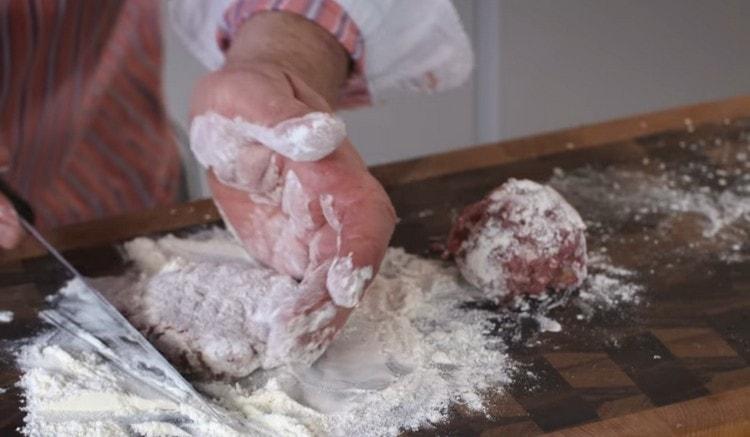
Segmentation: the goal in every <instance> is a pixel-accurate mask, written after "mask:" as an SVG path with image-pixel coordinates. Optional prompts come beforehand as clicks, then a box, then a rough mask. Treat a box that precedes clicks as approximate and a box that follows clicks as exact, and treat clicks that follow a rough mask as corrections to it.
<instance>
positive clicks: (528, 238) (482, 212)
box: [447, 179, 586, 298]
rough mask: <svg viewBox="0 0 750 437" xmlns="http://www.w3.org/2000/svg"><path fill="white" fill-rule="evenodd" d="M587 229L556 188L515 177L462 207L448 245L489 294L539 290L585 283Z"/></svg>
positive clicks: (471, 277) (467, 274)
mask: <svg viewBox="0 0 750 437" xmlns="http://www.w3.org/2000/svg"><path fill="white" fill-rule="evenodd" d="M585 229H586V226H585V225H584V223H583V220H581V216H580V215H579V214H578V212H577V211H576V210H575V209H574V208H573V207H572V206H571V205H570V204H569V203H568V202H566V201H565V199H563V197H562V196H561V195H560V194H559V193H558V192H557V191H555V190H554V189H552V188H551V187H548V186H545V185H540V184H538V183H536V182H532V181H529V180H516V179H510V180H509V181H508V182H506V183H505V184H503V185H502V186H500V187H498V188H496V189H495V190H493V191H492V192H491V193H490V194H489V195H487V196H486V197H485V198H484V199H482V200H480V201H479V202H477V203H474V204H472V205H469V206H467V207H466V208H465V209H464V210H463V212H462V213H461V215H460V216H459V218H458V219H457V221H456V223H455V224H454V226H453V229H452V230H451V233H450V235H449V238H448V243H447V249H448V252H449V253H450V254H451V255H453V256H454V259H455V261H456V264H457V265H458V267H459V269H460V270H461V273H462V274H463V276H464V278H465V279H466V280H467V281H468V282H470V283H471V284H473V285H474V286H476V287H477V288H479V289H481V290H482V291H484V292H485V293H486V294H487V295H488V296H490V297H493V298H499V297H503V296H508V295H515V294H522V293H529V294H538V293H542V292H544V291H545V290H548V289H551V290H565V289H569V288H572V287H576V286H578V285H580V284H581V282H583V280H584V279H585V277H586V237H585V235H584V233H585Z"/></svg>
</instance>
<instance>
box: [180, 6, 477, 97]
mask: <svg viewBox="0 0 750 437" xmlns="http://www.w3.org/2000/svg"><path fill="white" fill-rule="evenodd" d="M310 1H311V2H313V3H314V1H315V0H310ZM317 1H318V2H322V0H317ZM333 1H335V2H336V3H338V4H339V5H340V6H341V7H342V8H343V9H344V10H345V11H346V13H347V14H348V15H349V16H350V17H351V18H352V20H353V21H354V23H356V25H357V27H358V29H359V32H360V34H361V36H362V39H363V40H364V46H365V50H364V76H365V77H364V79H365V81H366V84H367V91H368V93H369V96H370V99H371V100H372V101H377V100H382V97H383V95H384V94H386V93H388V91H405V90H411V91H421V92H436V91H442V90H446V89H449V88H453V87H456V86H459V85H461V84H462V83H463V82H464V81H466V79H467V78H468V77H469V75H470V74H471V70H472V67H473V54H472V51H471V44H470V43H469V38H468V37H467V35H466V33H465V32H464V30H463V28H462V26H461V22H460V20H459V17H458V13H457V12H456V10H455V9H454V8H453V5H452V4H451V2H450V0H333ZM232 3H233V1H232V0H168V14H169V19H170V22H171V23H172V25H173V27H174V29H175V32H176V33H177V35H178V36H179V37H180V38H181V39H182V41H183V42H184V43H185V45H186V46H187V47H188V49H189V50H190V51H191V52H192V53H193V55H194V56H195V57H196V58H198V60H199V61H201V62H202V63H203V64H204V65H205V66H206V67H208V68H209V69H217V68H219V67H221V65H222V64H223V62H224V54H223V53H222V51H221V50H220V49H219V47H218V44H217V41H216V36H217V31H218V29H219V28H220V26H222V25H223V24H224V20H223V14H224V11H226V10H227V8H229V6H230V5H231V4H232ZM389 94H390V93H389Z"/></svg>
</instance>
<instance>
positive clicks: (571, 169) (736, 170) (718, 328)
mask: <svg viewBox="0 0 750 437" xmlns="http://www.w3.org/2000/svg"><path fill="white" fill-rule="evenodd" d="M749 145H750V97H740V98H734V99H730V100H725V101H720V102H712V103H706V104H700V105H695V106H691V107H684V108H677V109H673V110H667V111H662V112H658V113H653V114H646V115H642V116H636V117H630V118H627V119H621V120H615V121H611V122H606V123H601V124H596V125H591V126H584V127H578V128H573V129H568V130H564V131H559V132H553V133H549V134H544V135H538V136H534V137H529V138H522V139H517V140H511V141H506V142H501V143H496V144H489V145H482V146H476V147H471V148H465V149H461V150H457V151H454V152H449V153H446V154H440V155H433V156H427V157H424V158H419V159H415V160H410V161H405V162H399V163H394V164H386V165H382V166H377V167H374V168H373V169H372V171H373V173H374V174H375V175H376V176H377V177H378V178H379V179H380V180H381V181H382V182H383V184H384V185H385V187H386V189H387V190H388V192H389V194H390V195H391V198H392V200H393V202H394V205H395V206H396V210H397V212H398V215H399V217H400V219H401V220H400V222H399V224H398V226H397V229H396V232H395V235H394V238H393V241H392V245H393V246H401V247H404V248H405V249H406V250H407V251H409V252H411V253H415V254H420V255H424V256H428V257H437V256H438V254H437V251H435V250H434V248H435V246H436V243H438V244H439V243H440V242H441V241H444V238H445V236H446V234H447V232H448V230H449V228H450V225H451V220H452V219H453V218H454V217H455V214H456V213H457V211H460V209H461V207H463V206H465V205H466V204H468V203H470V202H473V201H476V200H478V199H479V198H481V197H482V196H483V195H484V194H485V193H486V192H488V191H489V190H490V189H492V188H494V187H495V186H497V185H499V184H501V183H503V182H504V181H505V180H507V179H508V178H511V177H514V178H529V179H534V180H537V181H541V182H546V181H548V180H550V179H551V178H552V179H553V185H554V180H556V181H558V183H559V182H560V181H565V180H568V179H566V178H574V179H575V180H576V181H578V184H581V183H586V181H589V180H590V181H592V183H594V182H595V183H598V184H608V183H610V182H612V181H615V182H617V181H619V180H618V179H617V175H631V176H632V175H643V177H642V178H640V177H636V178H635V179H639V178H640V179H642V180H643V181H651V180H653V181H655V182H654V183H655V184H658V183H659V182H658V181H660V180H664V179H660V178H662V177H663V176H664V175H665V174H667V173H669V172H670V171H674V172H678V173H679V171H682V170H684V169H688V168H690V169H693V168H694V167H693V164H699V165H700V169H701V170H700V172H699V173H696V174H697V176H695V177H692V178H688V179H685V180H684V181H683V182H681V183H682V185H681V189H683V190H687V191H688V192H690V193H693V192H695V193H700V192H701V191H700V190H712V192H720V191H721V190H722V189H723V187H724V186H725V185H726V184H729V185H730V186H731V184H732V181H733V180H739V179H738V178H742V177H743V175H745V174H747V173H750V168H748V166H747V165H745V162H746V161H745V157H747V156H750V146H749ZM747 159H750V158H747ZM708 174H712V175H713V176H710V177H705V178H702V177H701V175H703V176H706V175H708ZM672 176H674V175H672ZM612 177H613V178H615V179H611V178H612ZM587 178H588V179H587ZM608 178H609V179H608ZM680 180H682V179H680ZM665 183H666V182H665ZM746 184H747V185H750V182H746ZM625 185H626V186H624V187H620V184H619V183H617V184H615V183H614V182H613V188H612V189H613V190H617V189H624V190H627V189H629V187H628V186H627V184H625ZM561 186H562V189H561V191H563V194H564V195H566V197H568V199H569V200H570V201H571V203H573V204H574V206H575V207H576V208H577V209H578V210H579V212H580V213H581V215H582V216H583V217H584V219H585V220H586V221H587V222H589V223H591V224H593V226H590V231H589V236H588V238H589V247H590V249H591V250H592V252H597V253H606V254H607V256H608V257H609V258H610V259H611V262H612V263H613V264H615V265H617V266H621V267H623V268H626V269H629V270H632V271H634V272H636V277H635V278H634V279H633V280H634V281H636V282H637V283H638V284H639V286H641V287H642V291H641V292H640V293H639V302H638V303H632V304H627V305H625V306H623V307H616V308H614V309H611V310H608V311H604V312H599V313H597V314H595V315H594V316H593V317H591V318H589V319H586V320H582V319H581V317H580V314H579V313H580V311H579V309H578V308H575V307H573V306H565V305H563V306H560V307H558V308H555V309H554V310H552V312H551V313H550V314H549V315H550V317H553V318H554V319H555V320H557V321H559V322H560V324H561V325H562V326H563V329H562V331H561V332H545V333H538V334H535V335H534V336H533V341H528V340H529V339H524V342H522V343H517V344H512V343H511V344H510V347H509V353H510V355H511V357H512V358H513V359H514V360H515V361H516V362H518V364H519V368H520V369H523V372H519V373H518V374H517V375H516V376H515V377H514V378H513V382H512V383H511V384H510V385H509V386H507V387H505V388H504V391H503V392H500V391H498V392H497V393H488V395H487V398H488V405H489V407H488V412H487V413H488V414H479V413H475V412H470V411H465V410H463V409H462V408H460V407H456V408H453V409H452V410H451V413H450V419H449V420H448V421H447V423H443V424H439V425H438V426H437V428H430V429H424V430H421V431H415V432H410V433H408V434H409V435H433V434H439V435H482V436H500V435H536V434H543V433H558V434H562V435H592V436H599V435H607V434H617V435H667V434H678V435H680V434H691V435H714V434H717V433H720V434H725V435H735V434H736V435H743V434H744V435H750V227H749V226H747V223H749V222H750V217H742V216H740V217H738V218H737V219H736V221H738V222H740V223H743V220H744V223H745V226H744V227H743V225H742V224H740V225H735V226H734V228H732V230H731V231H732V233H731V234H730V235H728V236H727V235H724V236H723V237H722V239H719V240H717V241H714V240H710V241H709V240H707V239H706V236H705V234H704V232H701V229H703V228H701V226H704V225H705V223H703V222H701V219H700V217H696V216H695V214H690V213H684V212H681V211H675V212H674V213H664V212H663V211H661V212H655V211H644V212H642V213H640V212H638V211H631V210H629V209H628V208H627V206H626V205H618V204H617V203H616V202H617V199H619V197H618V196H617V195H615V196H607V195H606V192H607V190H606V189H605V190H603V191H602V192H603V193H605V195H603V196H600V197H601V198H592V197H591V193H596V191H593V190H590V189H589V188H592V189H593V188H596V187H589V188H586V189H582V188H581V189H579V188H580V187H581V186H580V185H579V186H576V185H575V184H565V183H562V184H561ZM566 190H570V192H566ZM586 193H588V195H587V194H586ZM748 197H750V194H748V195H747V196H746V197H745V199H747V198H748ZM613 202H614V203H613ZM745 214H750V212H748V211H747V210H746V212H745ZM636 215H637V217H636ZM219 223H220V218H219V216H218V214H217V212H216V210H215V208H214V207H213V205H212V204H211V202H210V201H207V200H204V201H197V202H193V203H189V204H183V205H177V206H174V207H166V208H160V209H156V210H152V211H145V212H141V213H137V214H132V215H127V216H121V217H114V218H111V219H106V220H100V221H96V222H91V223H84V224H78V225H72V226H68V227H65V228H61V229H58V230H54V231H50V232H47V233H46V234H47V235H48V236H49V238H50V240H51V241H52V242H53V243H54V244H55V245H57V246H58V247H59V248H60V249H62V250H63V251H64V252H65V254H66V255H67V256H68V257H69V258H70V259H71V261H72V262H73V263H74V264H75V265H76V267H78V268H79V270H80V271H81V272H82V273H83V274H85V275H89V276H101V275H111V274H117V273H120V272H122V271H123V270H124V269H125V268H126V265H125V261H124V260H123V259H122V256H121V253H120V251H119V249H118V245H119V244H120V243H122V242H123V241H125V240H128V239H130V238H133V237H136V236H143V235H160V234H164V233H168V232H176V233H179V234H185V233H189V232H192V231H194V230H196V229H200V228H202V227H205V226H210V225H215V224H219ZM703 230H704V231H705V229H703ZM64 280H65V276H64V272H62V271H61V269H60V268H59V266H57V265H56V263H55V262H54V261H53V260H52V259H50V258H49V257H48V256H46V254H44V252H43V251H42V250H41V248H40V247H38V246H37V245H36V244H35V243H34V242H33V241H31V240H26V241H24V243H23V244H22V246H21V247H20V248H19V249H18V250H16V251H12V252H4V253H2V254H0V310H11V311H13V312H14V313H15V318H14V320H13V321H12V322H11V323H9V324H1V325H0V337H1V338H2V339H3V341H4V342H8V341H14V340H18V339H21V338H24V337H28V336H29V335H31V334H33V333H34V332H36V331H38V330H39V329H42V328H43V325H42V324H41V322H40V321H39V320H38V317H37V312H38V310H39V309H41V308H44V305H45V303H44V297H45V296H46V295H47V294H50V293H54V292H55V291H56V290H57V289H58V288H59V287H60V285H61V284H62V283H63V282H64ZM495 335H502V333H495ZM0 366H1V368H0V387H2V388H5V389H7V391H6V392H5V393H3V394H2V395H0V428H2V435H8V434H12V433H13V432H16V431H15V430H16V428H17V427H18V426H19V425H20V424H21V423H22V419H23V413H22V411H21V410H20V392H19V390H18V389H17V388H15V387H14V383H15V382H16V381H17V379H18V376H19V375H18V371H17V370H16V369H15V367H14V366H13V362H12V359H11V358H10V357H9V356H5V357H3V361H2V364H0Z"/></svg>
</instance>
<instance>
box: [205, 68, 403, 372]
mask: <svg viewBox="0 0 750 437" xmlns="http://www.w3.org/2000/svg"><path fill="white" fill-rule="evenodd" d="M322 83H324V81H316V80H315V79H305V80H303V79H302V76H301V74H300V73H299V70H296V69H295V68H289V67H288V66H287V65H285V64H284V63H276V62H265V61H263V62H246V61H245V60H241V61H239V62H228V64H227V65H226V66H225V67H224V68H223V69H222V70H220V71H218V72H215V73H212V74H210V75H209V76H207V77H206V78H204V79H203V80H202V81H201V82H200V83H199V84H198V86H197V88H196V91H195V93H194V99H193V105H192V111H193V115H194V116H200V115H202V114H206V113H216V114H220V115H222V116H224V117H227V118H229V119H234V118H235V117H240V118H241V119H242V120H246V121H248V122H251V123H254V124H257V125H261V126H266V127H274V126H278V125H279V123H282V122H287V123H289V120H290V119H292V120H294V119H299V118H300V117H303V116H305V115H306V114H310V113H313V112H318V113H319V112H323V113H330V111H331V108H330V104H329V101H330V100H329V99H330V98H331V96H332V95H335V91H333V90H334V89H335V87H330V88H328V87H325V86H321V84H322ZM311 84H312V85H311ZM314 87H315V88H314ZM318 90H320V91H318ZM326 95H327V97H328V98H327V97H326ZM303 120H304V119H303ZM291 123H295V121H292V122H291ZM300 123H304V121H301V122H300ZM193 127H194V129H192V130H191V143H192V144H193V147H194V150H195V148H196V146H198V147H204V148H205V147H206V146H207V145H208V144H210V143H211V142H212V141H216V140H217V139H218V140H219V141H221V138H216V137H213V138H212V135H211V134H210V133H208V132H207V131H206V130H202V132H199V130H196V129H195V125H194V126H193ZM199 158H200V157H199ZM232 165H233V169H232V171H231V172H229V173H222V171H217V169H216V168H214V169H213V171H209V175H208V177H209V184H210V187H211V190H212V192H213V196H214V201H215V202H216V204H217V206H218V207H219V209H220V210H221V211H222V215H223V216H224V218H225V220H226V222H227V224H228V226H230V227H231V228H232V229H233V231H234V233H235V235H236V236H237V237H238V238H239V239H240V240H241V242H242V243H243V245H244V246H245V248H246V249H247V251H248V252H249V253H250V254H251V255H252V256H253V257H254V258H256V259H258V260H259V261H261V262H263V263H264V264H265V265H267V266H269V267H272V268H274V269H275V270H277V271H279V272H281V273H285V274H288V275H290V276H292V277H294V278H296V279H298V280H300V281H301V282H300V293H299V294H298V296H297V298H296V299H295V300H294V301H293V302H287V303H285V307H284V308H281V309H280V311H279V312H278V314H277V315H276V316H274V317H275V318H274V320H273V322H272V323H271V324H270V326H269V334H268V339H267V343H266V363H267V364H266V367H271V366H270V365H268V363H271V364H281V363H283V362H287V361H311V360H312V359H314V358H317V356H319V354H320V353H321V352H322V351H323V350H325V347H326V346H327V345H328V343H329V342H330V341H331V340H332V338H333V337H334V335H335V334H336V332H338V331H339V330H340V329H341V327H342V326H343V325H344V323H345V321H346V319H347V318H348V316H349V314H350V312H351V309H352V308H353V307H354V306H355V305H356V304H357V302H358V301H359V299H360V298H361V295H362V293H363V292H364V290H365V288H366V287H367V285H369V282H370V281H371V279H372V278H373V277H374V276H375V274H376V273H377V270H378V268H379V266H380V262H381V261H382V259H383V256H384V254H385V250H386V248H387V245H388V241H389V239H390V236H391V234H392V232H393V228H394V225H395V213H394V210H393V207H392V205H391V203H390V200H389V199H388V196H387V194H386V193H385V191H384V190H383V188H382V187H381V186H380V184H379V183H378V182H377V181H376V180H375V178H374V177H373V176H372V175H371V174H370V173H369V172H368V171H367V167H366V166H365V164H364V162H363V161H362V159H361V158H360V157H359V155H358V154H357V152H356V151H355V149H354V147H353V146H352V145H351V143H350V142H349V141H348V139H343V141H342V142H341V144H340V145H339V147H338V148H337V149H336V150H335V151H333V152H332V153H331V154H329V155H328V156H326V157H324V158H322V159H320V160H318V161H310V162H300V161H295V160H292V159H290V158H289V157H287V156H284V155H282V154H279V153H277V152H275V151H273V150H271V149H270V148H268V147H266V146H264V145H263V144H261V143H260V142H245V143H243V144H242V145H241V147H239V149H238V154H237V156H236V159H234V160H233V163H232ZM222 174H225V175H226V174H230V175H233V176H236V177H233V178H232V180H227V179H226V178H223V179H224V180H221V179H222V178H221V175H222ZM217 176H219V177H217Z"/></svg>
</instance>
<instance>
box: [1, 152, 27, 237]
mask: <svg viewBox="0 0 750 437" xmlns="http://www.w3.org/2000/svg"><path fill="white" fill-rule="evenodd" d="M9 162H10V155H9V153H8V149H7V148H6V147H4V146H2V145H0V172H2V171H4V170H5V169H6V168H7V166H8V164H9ZM21 237H23V230H22V229H21V224H20V223H19V222H18V214H17V213H16V209H15V208H13V204H12V203H11V202H10V200H8V198H7V197H5V196H4V195H3V194H2V193H0V248H2V249H13V248H15V247H16V246H18V243H20V242H21Z"/></svg>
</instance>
